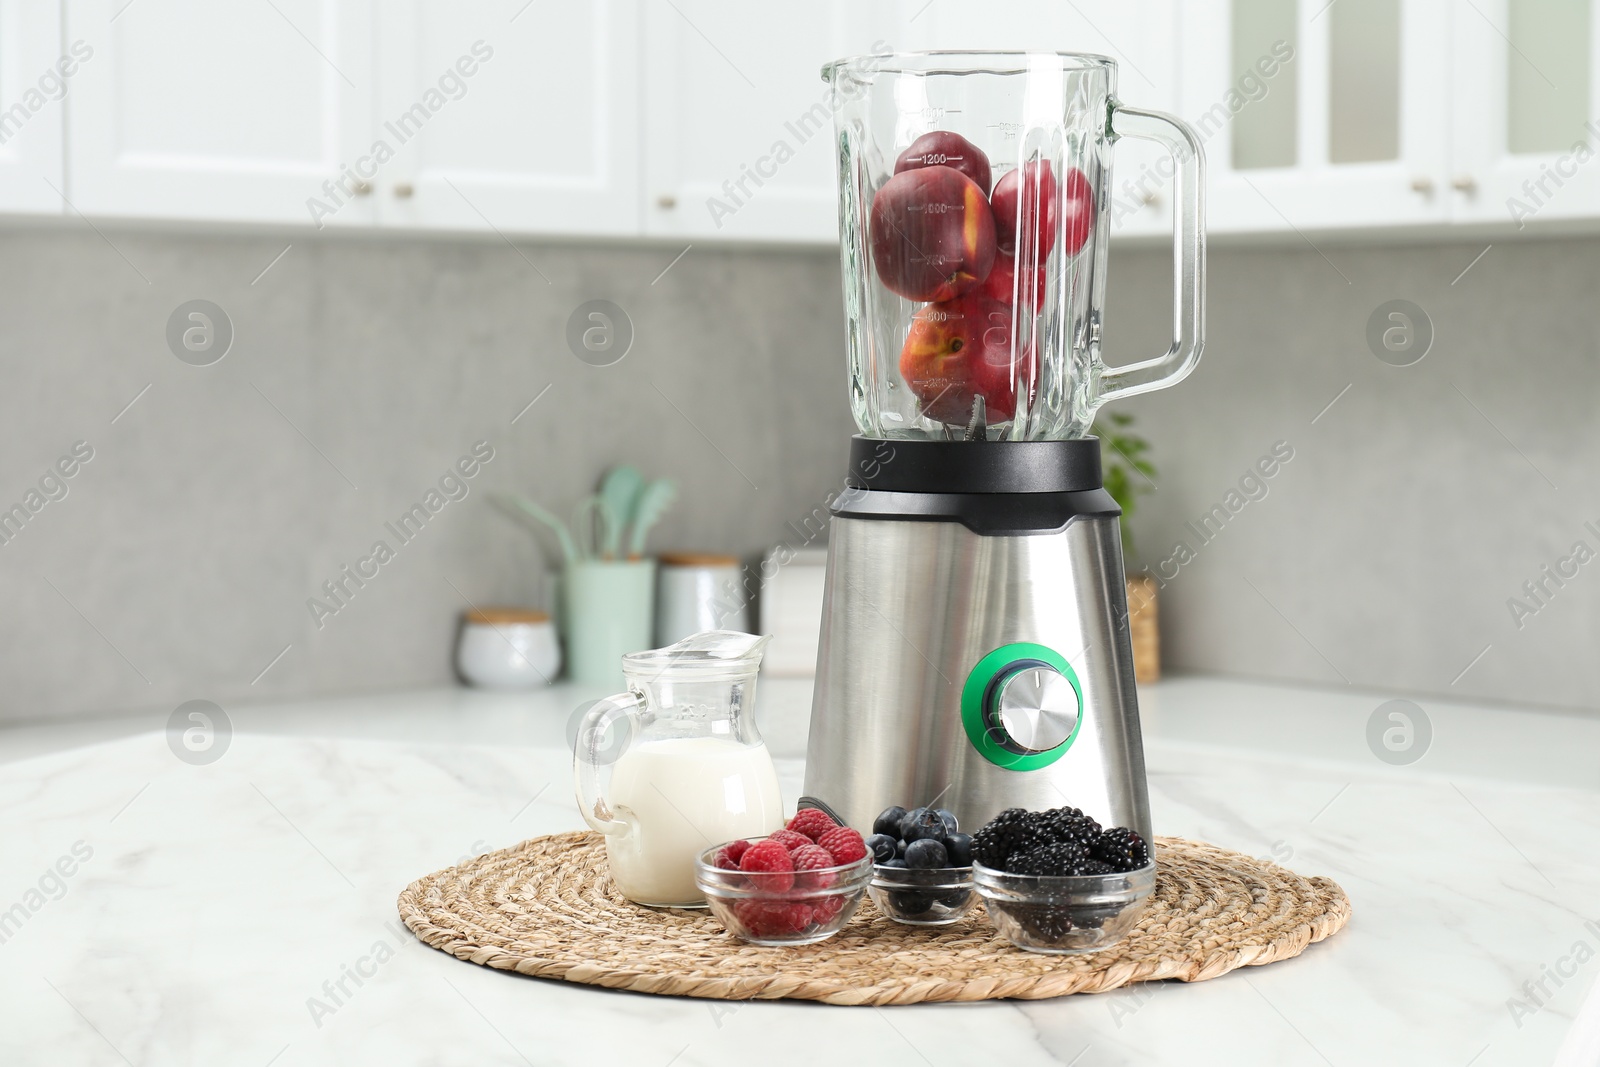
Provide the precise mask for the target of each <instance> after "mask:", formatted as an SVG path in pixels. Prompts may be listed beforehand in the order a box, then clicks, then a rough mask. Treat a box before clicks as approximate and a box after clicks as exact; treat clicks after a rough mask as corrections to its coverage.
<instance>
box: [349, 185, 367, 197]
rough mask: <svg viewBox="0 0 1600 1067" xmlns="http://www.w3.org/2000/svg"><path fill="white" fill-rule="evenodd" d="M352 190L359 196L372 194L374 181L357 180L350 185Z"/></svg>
mask: <svg viewBox="0 0 1600 1067" xmlns="http://www.w3.org/2000/svg"><path fill="white" fill-rule="evenodd" d="M350 191H351V192H352V193H355V194H356V195H357V196H371V195H372V183H371V182H356V183H355V184H354V185H352V186H351V187H350Z"/></svg>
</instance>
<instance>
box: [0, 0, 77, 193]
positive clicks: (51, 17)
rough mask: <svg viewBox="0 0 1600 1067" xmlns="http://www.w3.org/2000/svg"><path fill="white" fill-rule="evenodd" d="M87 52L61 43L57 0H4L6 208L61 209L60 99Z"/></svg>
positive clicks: (1, 171) (0, 2) (0, 151)
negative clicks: (68, 47)
mask: <svg viewBox="0 0 1600 1067" xmlns="http://www.w3.org/2000/svg"><path fill="white" fill-rule="evenodd" d="M85 55H86V53H85V52H84V49H83V48H82V47H81V46H80V47H79V48H78V49H76V51H69V50H68V49H67V48H65V47H64V46H63V42H62V40H61V5H60V4H59V3H57V2H55V0H0V211H4V212H8V213H17V214H23V213H44V214H53V213H56V212H59V211H61V210H62V203H61V189H62V180H61V161H62V149H61V138H62V130H63V129H64V122H63V114H64V111H65V109H64V107H63V104H62V98H63V96H64V95H65V94H66V93H68V92H73V91H75V86H76V84H77V81H78V75H79V73H80V71H81V68H82V64H83V62H84V59H85ZM88 58H89V59H91V60H92V58H93V57H92V54H89V55H88Z"/></svg>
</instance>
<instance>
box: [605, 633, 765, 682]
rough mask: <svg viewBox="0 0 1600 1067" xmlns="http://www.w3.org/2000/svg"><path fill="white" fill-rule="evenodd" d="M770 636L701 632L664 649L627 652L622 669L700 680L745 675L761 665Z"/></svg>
mask: <svg viewBox="0 0 1600 1067" xmlns="http://www.w3.org/2000/svg"><path fill="white" fill-rule="evenodd" d="M771 640H772V637H771V635H770V634H769V635H767V636H765V637H760V636H757V635H756V634H747V633H740V632H739V631H737V630H703V631H701V632H700V633H697V634H692V635H690V636H688V637H685V638H684V639H683V640H682V641H678V642H676V643H674V644H670V645H668V646H666V647H665V648H652V649H648V650H646V651H643V652H630V653H628V654H627V655H625V656H623V657H622V669H623V670H624V671H625V672H627V673H629V674H635V673H637V674H661V673H665V672H667V671H672V672H674V673H685V674H695V675H699V676H702V677H706V676H715V675H718V674H730V675H733V674H748V673H750V672H751V671H754V670H755V669H756V668H757V667H758V666H759V665H760V663H761V654H762V652H764V651H765V650H766V647H767V642H768V641H771Z"/></svg>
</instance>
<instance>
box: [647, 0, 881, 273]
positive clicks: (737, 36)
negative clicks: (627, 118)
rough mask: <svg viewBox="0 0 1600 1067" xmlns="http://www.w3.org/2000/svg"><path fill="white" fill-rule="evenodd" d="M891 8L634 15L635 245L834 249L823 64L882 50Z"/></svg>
mask: <svg viewBox="0 0 1600 1067" xmlns="http://www.w3.org/2000/svg"><path fill="white" fill-rule="evenodd" d="M893 16H894V11H893V8H892V7H891V6H890V5H882V4H879V5H869V4H862V3H861V2H860V0H823V2H820V3H812V4H808V5H806V6H805V8H804V9H803V17H802V9H800V8H798V7H796V6H795V5H793V4H783V5H778V4H759V5H757V4H751V3H748V2H747V0H672V2H671V3H667V2H664V0H652V2H649V3H647V4H646V5H645V16H644V25H645V36H646V40H647V41H648V42H649V45H648V47H647V48H646V53H645V70H646V76H645V84H646V86H647V87H648V89H647V91H646V93H645V94H644V97H643V100H642V105H641V106H642V110H643V113H644V116H645V137H644V153H645V155H644V158H645V168H644V173H645V201H644V230H645V233H647V234H650V235H652V236H659V237H682V238H685V239H688V240H692V239H696V238H701V239H724V240H727V239H732V240H771V241H802V242H819V243H830V244H831V243H834V242H837V240H838V225H839V224H838V218H839V214H838V207H837V194H836V192H835V187H836V182H837V178H836V176H835V171H836V169H837V163H836V161H835V153H834V152H833V151H832V143H833V113H832V111H831V109H830V107H829V95H828V87H827V85H826V84H825V83H824V82H823V80H822V65H823V64H824V63H826V62H827V61H828V60H831V59H837V58H839V57H841V56H847V55H854V54H860V53H865V52H870V51H872V50H873V46H874V44H875V43H876V42H880V41H881V42H884V43H886V44H892V38H891V36H890V35H891V33H892V29H893V25H894V18H893Z"/></svg>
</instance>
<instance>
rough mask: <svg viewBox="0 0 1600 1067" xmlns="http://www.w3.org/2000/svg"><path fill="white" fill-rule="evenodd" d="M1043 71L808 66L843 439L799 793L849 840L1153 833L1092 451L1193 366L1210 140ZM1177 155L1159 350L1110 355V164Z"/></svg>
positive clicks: (993, 62)
mask: <svg viewBox="0 0 1600 1067" xmlns="http://www.w3.org/2000/svg"><path fill="white" fill-rule="evenodd" d="M1116 71H1117V68H1116V63H1115V62H1114V61H1113V60H1111V59H1108V58H1106V57H1104V56H1096V55H1079V54H1067V53H1048V52H1015V53H1009V52H1008V53H1002V52H927V53H896V54H877V55H870V56H861V57H856V58H850V59H843V60H839V61H837V62H834V63H830V64H828V65H827V66H826V67H825V68H824V69H823V78H824V80H825V81H827V82H828V83H829V84H830V85H831V86H832V104H833V110H834V119H835V122H834V127H835V134H836V137H835V149H836V158H837V160H838V165H839V191H840V196H839V231H840V245H841V256H842V260H843V266H844V301H845V310H846V320H847V329H848V347H849V370H850V404H851V409H852V412H853V413H854V416H855V421H856V425H857V428H858V429H859V431H860V433H859V435H858V436H856V437H855V438H854V439H853V440H852V443H851V456H850V467H849V470H848V473H847V476H846V489H845V491H844V492H843V493H842V494H841V495H840V496H839V497H837V498H836V500H835V501H834V502H833V504H832V505H831V507H830V510H831V512H832V523H831V529H830V535H829V544H828V567H827V579H826V593H825V599H824V603H823V609H822V615H823V617H822V640H821V645H820V648H819V650H818V656H817V672H816V689H815V695H814V697H813V704H812V717H811V733H810V739H809V745H808V751H807V763H806V781H805V786H806V792H807V793H808V794H809V795H810V796H812V797H816V798H820V799H821V800H823V801H824V802H826V804H827V805H829V806H831V807H832V808H834V809H835V810H836V811H837V812H838V813H839V815H840V816H841V817H842V818H844V819H845V820H846V821H847V822H848V823H849V824H850V825H853V826H858V827H864V826H869V825H870V824H871V822H872V819H873V816H874V815H875V814H876V813H877V812H878V811H880V810H882V809H883V808H886V807H888V806H890V805H894V804H898V805H903V806H906V807H913V806H918V805H930V806H938V807H943V808H947V809H949V810H951V811H953V812H954V813H955V814H956V815H957V816H958V817H959V818H960V819H961V821H962V824H963V825H971V826H977V825H980V824H981V823H983V822H986V821H987V820H989V819H990V818H992V817H993V816H994V815H995V814H997V813H998V812H1000V811H1001V810H1003V809H1005V808H1011V807H1022V808H1028V809H1035V810H1037V809H1043V808H1054V807H1061V806H1063V805H1072V806H1074V807H1079V808H1082V809H1083V810H1084V811H1085V812H1087V813H1088V814H1089V815H1092V816H1093V817H1095V818H1096V819H1098V820H1099V821H1100V822H1101V823H1102V824H1104V825H1107V826H1126V827H1130V828H1132V829H1134V830H1136V831H1138V833H1139V834H1141V835H1142V836H1143V837H1144V838H1145V840H1147V841H1148V840H1150V839H1151V833H1150V809H1149V800H1148V796H1147V791H1146V785H1145V771H1144V754H1143V748H1142V742H1141V739H1140V732H1139V711H1138V698H1137V694H1136V692H1135V690H1134V676H1133V657H1132V649H1131V646H1130V642H1129V636H1128V606H1127V593H1126V585H1125V578H1124V572H1123V560H1122V542H1121V536H1120V527H1119V522H1118V519H1119V515H1120V509H1119V508H1118V507H1117V505H1116V503H1115V502H1114V501H1113V500H1112V498H1111V496H1110V495H1109V494H1108V493H1107V492H1106V490H1105V488H1104V486H1103V485H1102V481H1101V466H1100V443H1099V441H1098V440H1097V439H1096V438H1095V437H1093V436H1090V435H1089V427H1090V424H1091V423H1092V421H1093V418H1094V414H1095V411H1096V409H1097V408H1098V407H1099V406H1100V405H1102V404H1104V403H1106V402H1107V401H1110V400H1116V399H1119V398H1122V397H1128V396H1134V395H1136V394H1138V393H1143V392H1148V391H1150V390H1154V389H1160V388H1163V387H1165V386H1168V385H1172V384H1175V383H1176V382H1178V381H1180V380H1181V379H1182V378H1183V377H1185V376H1186V375H1187V374H1188V373H1189V372H1190V371H1191V370H1193V368H1194V366H1195V364H1196V362H1197V361H1198V360H1199V358H1200V351H1201V345H1202V338H1203V332H1204V256H1205V250H1204V239H1203V236H1202V231H1201V219H1202V208H1201V195H1202V167H1203V163H1202V157H1201V150H1200V143H1199V140H1198V138H1197V137H1196V136H1195V134H1194V132H1193V130H1191V129H1190V128H1189V127H1188V126H1187V125H1186V124H1184V123H1183V122H1182V121H1180V120H1178V119H1176V118H1173V117H1170V116H1167V115H1163V114H1160V113H1157V112H1152V111H1142V110H1138V109H1136V108H1130V107H1125V106H1123V105H1122V104H1121V103H1120V102H1118V100H1117V99H1116ZM1119 137H1135V138H1144V139H1147V140H1152V141H1155V142H1157V143H1158V144H1160V145H1161V146H1163V147H1164V148H1166V149H1167V151H1168V153H1169V157H1170V164H1171V168H1170V174H1171V178H1172V183H1173V194H1174V203H1175V208H1174V236H1173V261H1174V286H1173V318H1172V344H1171V346H1170V347H1169V348H1168V349H1167V351H1166V352H1165V353H1164V354H1162V355H1158V356H1156V357H1154V358H1150V359H1145V360H1143V361H1139V362H1133V363H1127V364H1123V365H1120V366H1107V365H1106V364H1105V363H1104V362H1102V360H1101V352H1100V323H1101V308H1102V306H1103V304H1104V297H1105V281H1106V256H1107V251H1108V239H1109V230H1110V217H1109V216H1110V214H1111V211H1110V209H1111V203H1110V196H1109V193H1110V189H1111V155H1112V149H1113V145H1114V144H1115V142H1116V140H1117V139H1118V138H1119Z"/></svg>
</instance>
